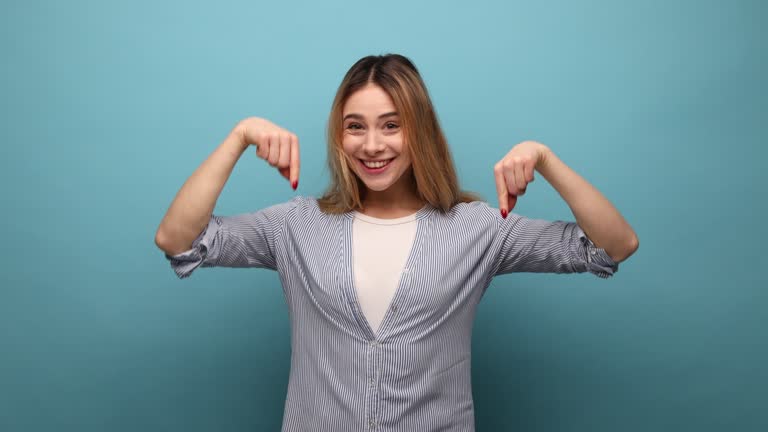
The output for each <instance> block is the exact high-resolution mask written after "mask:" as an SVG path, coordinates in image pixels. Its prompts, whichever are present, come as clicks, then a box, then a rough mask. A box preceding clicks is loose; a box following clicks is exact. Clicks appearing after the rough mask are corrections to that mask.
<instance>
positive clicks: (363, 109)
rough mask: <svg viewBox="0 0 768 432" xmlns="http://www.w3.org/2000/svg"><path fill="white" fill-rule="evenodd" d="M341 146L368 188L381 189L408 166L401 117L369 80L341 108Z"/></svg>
mask: <svg viewBox="0 0 768 432" xmlns="http://www.w3.org/2000/svg"><path fill="white" fill-rule="evenodd" d="M342 118H343V125H342V128H343V131H344V133H343V138H342V148H343V150H344V153H346V154H347V155H348V156H349V157H350V159H351V160H352V161H353V163H352V169H353V170H354V171H355V173H357V175H358V177H360V179H361V180H362V181H363V183H365V185H366V186H367V187H368V189H369V190H371V191H377V192H378V191H384V190H387V189H389V188H390V187H391V186H392V185H395V184H398V181H407V176H403V173H405V172H406V171H408V169H409V168H410V167H411V157H410V155H409V154H408V151H406V148H405V143H404V139H403V131H402V129H401V127H400V126H401V123H400V117H399V115H398V113H397V110H396V109H395V105H394V103H393V102H392V98H390V97H389V95H388V94H387V92H385V91H384V89H382V88H381V87H379V86H378V85H376V84H368V85H367V86H365V87H363V88H362V89H360V90H358V91H356V92H355V93H353V94H352V95H351V96H349V98H348V99H347V102H346V103H345V104H344V109H343V110H342Z"/></svg>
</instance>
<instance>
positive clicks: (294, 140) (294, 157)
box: [290, 135, 300, 190]
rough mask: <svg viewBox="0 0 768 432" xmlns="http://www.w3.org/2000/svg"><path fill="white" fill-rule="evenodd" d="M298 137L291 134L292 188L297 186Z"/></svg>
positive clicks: (298, 166)
mask: <svg viewBox="0 0 768 432" xmlns="http://www.w3.org/2000/svg"><path fill="white" fill-rule="evenodd" d="M299 168H300V163H299V137H297V136H296V135H291V166H290V182H291V187H292V188H293V190H296V188H297V187H299Z"/></svg>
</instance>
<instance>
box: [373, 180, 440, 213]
mask: <svg viewBox="0 0 768 432" xmlns="http://www.w3.org/2000/svg"><path fill="white" fill-rule="evenodd" d="M401 180H403V181H398V182H397V183H396V184H393V185H392V186H391V187H389V188H388V189H387V190H383V191H373V190H370V189H368V190H367V191H366V193H365V198H363V208H362V209H361V210H360V213H363V214H365V215H368V216H372V217H377V218H381V219H395V218H399V217H404V216H408V215H410V214H413V213H416V212H417V211H419V210H420V209H421V208H422V207H424V204H426V202H425V201H424V200H422V199H421V198H419V195H418V192H417V191H416V184H415V182H414V181H413V178H412V177H411V176H403V178H402V179H401Z"/></svg>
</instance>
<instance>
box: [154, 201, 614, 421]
mask: <svg viewBox="0 0 768 432" xmlns="http://www.w3.org/2000/svg"><path fill="white" fill-rule="evenodd" d="M416 218H417V227H416V238H415V239H414V243H413V246H412V249H411V252H410V255H409V256H408V258H407V260H406V264H405V267H404V268H403V272H402V275H401V277H400V283H399V286H398V287H397V290H396V292H395V294H394V297H393V298H392V301H391V305H390V307H389V309H388V310H387V312H386V314H385V315H384V318H383V320H382V322H381V327H380V328H379V330H378V332H377V334H374V332H373V331H372V330H371V328H370V326H369V325H368V321H367V320H366V318H365V316H364V315H363V313H362V311H361V309H360V306H359V304H358V302H357V299H356V294H355V287H354V276H353V273H352V269H353V268H354V266H353V263H352V258H353V256H352V223H353V213H352V212H349V213H344V214H340V215H331V214H326V213H323V212H321V211H320V209H319V208H318V206H317V201H316V200H315V199H314V198H309V197H296V198H294V199H292V200H291V201H288V202H285V203H282V204H277V205H274V206H271V207H268V208H265V209H262V210H259V211H256V212H253V213H245V214H239V215H234V216H217V215H212V216H211V218H210V221H209V223H208V225H207V226H206V228H205V229H204V230H203V232H202V233H200V235H199V236H198V237H197V239H195V241H194V242H193V244H192V248H191V249H190V250H188V251H186V252H183V253H180V254H178V255H175V256H170V255H167V254H166V258H167V259H169V260H170V263H171V266H172V268H173V270H174V271H175V272H176V274H177V275H178V276H179V277H180V278H184V277H187V276H189V274H190V273H191V272H192V271H193V270H194V269H196V268H197V267H199V266H202V267H214V266H223V267H261V268H268V269H272V270H277V271H278V273H279V275H280V281H281V283H282V287H283V292H284V295H285V299H286V302H287V305H288V311H289V315H290V322H291V370H290V376H289V381H288V394H287V397H286V401H285V412H284V416H283V427H282V431H283V432H294V431H313V432H317V431H329V432H339V431H418V432H430V431H456V432H458V431H473V430H474V407H473V401H472V388H471V382H470V372H471V370H470V350H471V336H472V325H473V321H474V318H475V311H476V309H477V305H478V303H479V302H480V299H481V298H482V296H483V294H484V292H485V290H486V288H487V287H488V285H489V284H490V282H491V279H492V278H493V276H495V275H499V274H504V273H511V272H554V273H573V272H591V273H593V274H595V275H597V276H599V277H604V278H607V277H609V276H611V275H613V273H614V272H615V271H617V270H618V264H617V263H615V262H614V261H613V260H612V259H611V258H610V256H608V255H607V254H606V253H605V250H603V249H600V248H597V247H596V246H595V245H594V244H593V243H592V242H591V241H590V240H589V239H588V238H587V236H586V235H585V233H584V232H583V231H582V230H581V228H580V227H579V226H578V225H576V223H575V222H564V221H545V220H538V219H530V218H525V217H522V216H520V215H517V214H514V213H511V214H509V216H508V217H507V218H506V219H504V218H502V217H501V215H500V214H499V211H498V209H495V208H492V207H490V206H489V205H488V204H486V203H484V202H481V201H476V202H472V203H462V204H458V205H456V206H454V207H453V208H452V209H451V210H450V211H448V212H445V213H444V212H442V211H440V210H438V209H435V208H433V207H431V206H426V207H424V208H422V209H421V210H419V211H418V212H417V213H416Z"/></svg>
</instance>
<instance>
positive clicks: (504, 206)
mask: <svg viewBox="0 0 768 432" xmlns="http://www.w3.org/2000/svg"><path fill="white" fill-rule="evenodd" d="M547 152H549V148H548V147H547V146H545V145H544V144H541V143H538V142H536V141H523V142H521V143H520V144H517V145H516V146H514V147H512V150H510V151H509V153H507V155H506V156H504V158H502V159H501V160H500V161H498V162H497V163H496V165H494V167H493V175H494V177H496V192H497V193H498V196H499V210H501V215H502V216H503V217H505V218H506V217H507V214H509V212H510V211H512V209H513V208H514V207H515V204H516V203H517V197H519V196H521V195H524V194H525V189H526V188H527V187H528V183H530V182H532V181H534V178H533V172H534V170H536V168H537V167H539V166H540V164H541V163H542V162H544V160H545V158H546V155H547Z"/></svg>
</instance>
